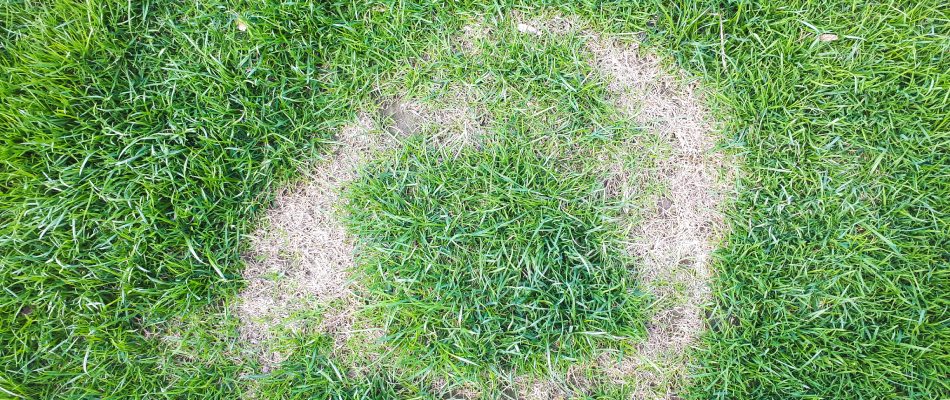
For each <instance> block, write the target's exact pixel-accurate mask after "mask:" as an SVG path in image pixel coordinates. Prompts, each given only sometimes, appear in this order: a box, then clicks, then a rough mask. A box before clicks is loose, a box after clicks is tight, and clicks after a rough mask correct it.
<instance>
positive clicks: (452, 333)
mask: <svg viewBox="0 0 950 400" xmlns="http://www.w3.org/2000/svg"><path fill="white" fill-rule="evenodd" d="M455 151H456V149H433V148H429V147H425V146H423V145H422V144H420V143H419V141H415V142H411V143H410V144H408V145H407V147H406V149H405V150H403V151H402V152H400V153H398V154H396V155H394V161H390V160H388V159H387V160H383V161H379V162H377V163H375V164H373V165H371V166H369V167H368V168H367V170H366V171H364V173H363V175H364V176H363V177H361V178H360V179H358V180H357V181H356V182H354V183H353V184H352V185H351V186H350V187H349V188H347V197H348V199H347V202H346V204H347V206H346V208H347V211H348V213H347V214H348V215H349V218H348V219H349V220H348V223H349V226H350V230H351V231H352V233H353V234H354V236H356V237H357V238H359V239H360V241H361V246H359V248H358V252H359V253H360V256H359V260H358V263H359V265H360V266H361V268H363V269H364V273H365V275H366V276H367V277H368V278H369V279H368V289H369V291H370V292H371V294H372V295H373V296H374V297H375V299H374V300H375V301H374V303H375V305H374V306H373V307H374V308H378V309H379V310H378V312H379V313H380V314H381V315H382V319H383V321H380V322H381V323H382V324H383V325H384V326H385V327H386V330H387V332H390V333H389V336H390V337H389V338H387V339H386V340H387V341H388V342H390V343H391V345H392V346H394V347H395V348H397V349H399V350H398V351H400V352H405V353H408V354H407V355H406V356H405V358H406V359H407V360H411V363H412V364H413V365H412V367H414V368H413V370H418V371H419V372H418V374H430V373H439V374H443V375H445V374H447V375H448V376H452V375H453V374H456V373H458V374H459V375H463V376H466V377H473V376H474V377H478V375H480V374H481V373H482V372H483V371H492V372H493V373H494V374H496V375H499V374H510V372H508V371H517V373H540V374H542V375H543V374H547V373H549V372H553V371H548V370H549V369H559V370H566V369H567V366H569V365H571V364H574V363H577V362H578V361H583V360H584V359H585V358H590V357H591V356H592V355H594V354H595V350H598V349H601V348H603V347H609V344H610V343H611V342H613V343H614V345H613V347H618V345H619V344H620V343H622V340H624V339H627V340H629V339H635V338H639V337H641V336H642V335H643V322H642V319H641V316H642V305H643V304H642V303H643V301H642V300H641V298H642V297H643V296H642V295H641V294H639V293H638V291H637V290H636V287H635V285H634V284H633V282H632V281H631V277H630V272H629V271H630V270H632V269H633V265H632V264H633V260H632V259H630V258H629V256H626V255H625V252H624V250H623V246H622V244H623V242H622V235H621V233H620V232H619V230H618V229H617V227H616V225H615V224H614V223H613V222H612V219H611V216H612V215H614V214H615V213H616V210H617V208H618V207H617V206H616V204H610V203H609V202H607V201H606V200H605V197H606V196H605V195H604V189H603V185H602V184H601V179H598V178H600V177H601V176H600V174H597V173H595V172H594V171H591V170H580V171H572V170H568V169H566V168H558V165H565V163H564V162H563V161H562V160H560V159H559V158H558V157H554V156H551V155H547V156H545V155H544V154H538V153H539V151H538V149H537V146H535V145H534V143H533V142H530V141H526V140H523V139H518V138H514V139H500V140H499V142H493V143H491V144H488V145H486V146H485V147H484V148H475V147H469V148H466V149H463V150H462V151H461V152H460V153H454V152H455Z"/></svg>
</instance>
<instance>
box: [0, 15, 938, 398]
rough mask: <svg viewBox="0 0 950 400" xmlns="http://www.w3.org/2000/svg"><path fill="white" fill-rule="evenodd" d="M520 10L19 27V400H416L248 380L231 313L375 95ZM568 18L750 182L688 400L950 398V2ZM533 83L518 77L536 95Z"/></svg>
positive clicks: (11, 265) (5, 25)
mask: <svg viewBox="0 0 950 400" xmlns="http://www.w3.org/2000/svg"><path fill="white" fill-rule="evenodd" d="M511 7H512V6H511V5H510V4H491V5H473V4H467V3H453V4H451V5H448V6H445V5H442V4H433V3H423V4H417V3H414V2H399V3H398V4H382V3H380V4H360V5H357V4H350V3H344V2H321V3H319V5H317V4H303V3H300V4H297V3H290V2H284V3H279V4H278V3H277V2H238V1H235V2H215V1H209V2H193V3H172V2H156V3H151V2H147V1H134V2H112V1H89V2H74V1H65V0H64V1H52V2H33V1H7V2H3V3H2V4H0V71H2V73H0V77H2V78H0V143H2V148H0V285H2V287H3V288H4V290H3V292H2V294H0V393H3V396H11V397H20V398H135V397H147V398H156V397H174V398H179V397H190V396H193V397H203V398H234V397H237V395H238V394H239V393H242V392H244V391H245V390H246V389H247V387H249V386H256V387H258V389H259V390H262V391H263V392H259V393H260V394H262V395H268V394H272V395H273V396H274V397H289V396H291V395H294V396H305V394H300V393H296V394H293V393H288V392H287V390H290V389H287V387H288V385H287V384H283V383H280V382H281V379H284V378H281V377H286V376H287V375H281V374H283V373H285V372H286V371H300V370H301V368H304V367H301V365H305V366H306V368H310V369H306V368H304V370H306V371H309V372H308V373H302V374H297V375H293V376H294V377H295V378H294V379H299V380H296V381H293V382H294V385H306V384H313V385H324V386H321V387H317V388H315V389H314V390H315V391H314V392H312V393H316V394H319V393H324V394H325V393H339V394H340V395H339V396H337V397H343V398H347V397H352V396H350V395H352V394H354V393H356V394H360V393H373V392H368V391H367V390H366V388H375V389H373V390H382V391H383V393H385V391H389V390H407V389H406V388H407V387H410V386H411V385H409V386H406V385H403V384H401V383H400V384H399V385H397V384H396V383H399V382H398V381H400V380H401V379H403V378H404V377H401V376H396V377H393V376H390V375H386V374H383V375H380V376H381V378H379V379H382V380H383V381H384V383H385V385H391V386H384V387H382V388H380V387H379V386H378V385H380V382H379V381H378V379H376V380H374V379H369V380H363V381H361V380H359V379H356V380H355V381H353V382H348V383H346V382H344V383H341V382H339V381H337V380H334V379H327V378H326V377H325V376H316V375H315V373H316V371H317V370H323V369H324V368H322V366H325V365H326V364H324V363H323V362H324V361H320V362H319V363H317V362H311V363H309V364H308V363H307V362H306V361H299V360H306V357H305V356H302V357H303V358H292V361H291V362H289V363H288V364H287V368H288V369H287V370H284V372H280V371H278V372H277V373H275V374H274V375H273V376H269V377H257V376H254V375H248V372H249V371H253V370H255V366H254V361H253V359H252V358H247V357H242V356H241V351H242V350H241V346H240V343H238V341H237V340H236V339H235V338H236V335H235V334H234V331H235V329H234V323H235V322H234V321H233V318H232V317H230V316H229V315H228V314H227V307H225V306H221V304H222V303H226V302H227V300H228V299H229V298H230V297H231V296H232V295H233V292H234V291H235V289H236V288H237V287H238V286H239V285H240V278H239V272H240V270H241V259H240V254H241V251H242V249H243V246H244V243H245V240H244V239H243V236H242V235H245V234H247V233H248V232H249V231H250V229H252V228H253V227H254V226H255V223H256V222H255V217H256V216H257V215H259V212H260V210H261V209H262V207H263V206H265V205H266V204H267V200H268V197H269V195H268V193H269V192H271V190H272V189H273V188H274V187H275V185H279V184H280V183H281V182H284V181H286V180H288V179H290V178H291V177H293V176H294V175H295V172H296V169H297V168H298V167H300V166H303V165H305V164H306V163H307V162H308V161H311V160H313V159H314V158H315V157H316V155H317V154H318V152H319V151H321V150H322V149H323V148H324V146H323V143H324V142H325V141H326V140H327V139H329V136H330V132H332V130H333V128H334V127H336V126H339V125H340V124H342V123H343V122H345V121H346V120H348V119H349V117H350V116H351V115H352V113H353V112H354V111H355V106H356V105H359V104H364V103H366V102H367V101H368V97H369V96H368V93H369V92H370V88H372V87H373V85H374V84H375V83H376V82H378V80H379V77H380V76H386V75H387V74H390V73H393V71H399V70H403V69H404V68H405V66H406V64H407V63H406V61H407V60H413V59H417V58H419V57H420V55H421V54H422V53H424V50H425V49H426V48H430V47H432V46H433V45H435V44H440V43H445V42H447V41H448V40H449V39H450V38H451V37H452V35H454V34H457V33H458V32H459V28H460V27H461V26H462V25H463V24H464V23H465V21H464V20H463V19H462V18H460V17H459V15H465V14H466V13H468V14H467V15H469V16H475V17H478V18H482V17H484V18H485V19H486V20H488V21H496V20H497V18H498V16H503V15H506V13H507V12H508V11H509V10H510V9H511ZM523 8H524V9H531V8H533V7H523ZM560 8H561V9H562V11H563V12H567V13H576V14H578V15H581V16H584V17H585V18H588V19H589V20H591V22H592V23H594V25H595V26H597V27H598V28H600V29H603V30H606V31H612V32H626V33H630V32H644V35H643V38H644V39H645V40H646V42H647V44H648V45H650V46H654V47H656V48H657V49H660V51H663V52H665V53H667V54H669V55H671V56H673V57H675V59H676V60H677V61H678V63H679V65H680V66H682V67H684V68H686V69H687V70H689V71H690V72H692V73H693V74H695V75H697V76H699V77H700V78H701V79H702V80H703V82H704V84H705V85H706V86H707V87H708V88H709V89H710V91H711V93H712V96H711V98H712V103H713V107H714V108H715V111H716V112H717V113H718V114H719V115H720V117H721V118H722V119H723V120H724V121H726V127H725V132H724V136H725V140H724V143H725V146H724V147H726V148H728V149H729V150H730V151H733V152H735V153H737V154H739V155H740V156H741V158H742V180H741V187H740V195H739V199H738V200H737V202H736V204H735V206H734V209H733V211H732V213H731V215H730V220H731V221H732V227H733V231H732V234H731V235H730V236H729V237H728V238H727V240H726V242H725V245H724V246H723V248H722V249H721V251H720V258H719V262H718V264H717V271H718V277H717V279H716V282H715V296H716V300H715V304H714V305H713V306H712V308H711V310H710V320H709V325H710V331H709V332H708V334H707V335H706V336H705V338H704V341H703V343H702V344H701V346H700V349H699V350H698V353H697V357H698V358H697V361H698V365H697V366H696V368H695V370H694V375H695V377H694V380H693V383H692V386H691V388H690V390H689V391H688V393H685V394H684V395H685V396H688V397H693V398H908V397H911V398H927V399H929V398H946V397H950V387H948V383H947V382H946V379H944V377H945V376H948V375H950V367H948V365H950V355H948V351H947V349H948V348H950V329H948V326H947V325H948V310H947V308H948V306H950V301H948V299H950V296H948V294H947V289H946V288H948V287H950V279H948V278H950V277H948V275H950V273H948V266H950V252H948V251H947V248H950V228H948V227H950V223H948V222H950V221H948V219H950V218H948V213H947V210H950V204H948V203H950V201H948V199H950V151H948V148H950V146H948V145H950V142H948V138H950V134H948V126H950V123H948V122H950V121H948V115H950V106H948V99H950V94H948V93H950V92H948V90H950V72H948V71H950V59H948V58H950V55H948V54H950V53H948V48H950V27H948V21H950V15H948V13H950V10H948V8H947V6H946V5H945V4H943V2H939V1H929V0H928V1H914V2H900V1H893V2H876V3H870V2H845V1H841V2H833V1H817V0H814V1H795V2H783V3H772V4H758V3H747V2H686V1H683V2H678V1H674V2H662V3H661V2H649V3H642V4H630V3H628V2H603V3H596V4H588V3H578V4H570V5H563V6H560ZM238 20H241V21H244V22H245V24H246V25H247V26H248V29H247V30H246V31H243V32H242V31H240V30H238V29H237V25H238V24H237V21H238ZM822 33H835V34H837V36H838V39H837V40H835V41H830V42H825V41H821V40H818V35H819V34H822ZM516 46H517V45H515V46H512V47H511V48H510V49H512V51H514V52H517V51H516V50H517V47H516ZM502 50H504V48H503V49H502ZM524 64H525V65H524V67H526V68H521V67H518V68H511V70H512V71H515V72H518V71H522V72H524V73H525V76H526V75H527V74H529V73H530V71H539V70H540V71H544V68H545V65H544V64H543V63H542V62H541V60H533V61H532V60H530V59H529V60H525V61H524ZM548 66H550V65H548ZM509 67H511V65H509ZM493 68H497V67H493ZM542 95H543V94H542ZM573 104H574V103H571V102H569V104H568V105H571V106H573ZM575 112H576V115H577V117H578V121H584V120H593V119H589V118H586V117H587V116H588V114H587V113H592V112H593V111H591V110H590V109H589V107H587V106H585V105H580V106H579V107H577V108H576V109H575ZM169 330H170V331H173V332H175V334H174V335H168V334H166V332H168V331H169ZM303 343H311V341H308V340H304V341H303ZM301 347H302V348H305V349H306V348H312V349H320V346H317V345H315V344H314V345H306V346H304V345H301ZM301 354H304V355H310V354H313V353H311V352H307V351H304V352H303V353H301ZM242 360H243V361H242ZM321 360H322V359H321ZM301 362H302V363H303V364H301ZM311 372H312V373H311ZM334 376H337V377H341V376H343V375H334ZM268 379H274V380H273V381H269V380H268ZM268 382H269V383H268ZM327 382H331V384H329V386H327V384H326V383H327ZM257 383H260V384H259V385H258V384H257ZM410 383H411V382H410ZM354 385H355V386H354ZM374 385H375V386H374ZM327 387H329V388H331V389H330V390H339V391H338V392H332V391H330V392H327V391H326V390H327ZM361 387H362V388H361ZM400 393H403V392H400ZM423 395H424V394H420V395H419V396H423ZM412 396H416V395H412ZM609 396H610V395H604V396H603V397H604V398H610V397H609Z"/></svg>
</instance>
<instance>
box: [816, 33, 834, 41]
mask: <svg viewBox="0 0 950 400" xmlns="http://www.w3.org/2000/svg"><path fill="white" fill-rule="evenodd" d="M818 40H819V41H822V42H834V41H835V40H838V35H835V34H834V33H822V34H821V35H818Z"/></svg>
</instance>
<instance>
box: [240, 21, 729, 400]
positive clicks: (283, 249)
mask: <svg viewBox="0 0 950 400" xmlns="http://www.w3.org/2000/svg"><path fill="white" fill-rule="evenodd" d="M514 19H515V21H516V22H517V23H516V24H513V25H512V29H516V30H519V31H526V32H525V34H526V35H531V36H535V37H541V36H544V35H564V34H573V35H580V36H582V37H584V38H585V40H586V42H587V51H588V52H589V53H590V54H591V55H593V58H592V59H591V61H590V62H591V64H592V65H593V66H594V67H595V68H596V69H597V70H598V71H599V72H600V73H601V74H602V75H603V76H605V77H607V79H608V81H609V82H610V85H609V89H610V92H611V93H612V95H613V100H614V101H615V104H616V106H617V107H618V109H619V110H620V111H621V112H622V113H623V114H624V115H626V116H627V117H628V118H630V119H631V120H632V121H634V122H635V123H636V124H638V125H639V126H642V127H643V128H644V129H645V130H646V131H647V132H648V133H650V134H651V135H652V136H653V137H654V138H655V139H656V142H655V143H644V142H641V141H631V142H630V143H628V144H626V145H624V146H625V150H622V151H620V152H618V153H616V154H613V155H612V157H611V158H610V159H608V160H604V161H605V162H604V165H605V166H608V167H609V168H611V169H612V175H611V178H610V179H608V180H607V181H606V182H605V186H606V188H605V189H606V190H607V191H608V192H610V193H612V194H614V195H615V196H618V197H619V198H621V199H623V200H624V201H629V202H631V203H636V204H639V205H641V206H644V207H643V208H642V212H640V213H639V214H638V215H631V216H630V217H629V218H620V220H619V223H620V224H621V225H622V226H623V227H624V229H625V230H626V231H627V232H628V237H629V243H628V246H627V250H628V251H629V253H630V254H632V255H633V256H635V257H637V258H638V259H639V260H640V262H639V263H638V264H639V266H640V268H639V279H640V281H641V285H642V287H643V288H644V289H645V290H646V291H648V292H650V293H652V294H653V295H654V296H655V297H656V298H657V299H658V300H659V301H658V302H657V303H656V305H655V306H654V308H653V310H652V316H651V317H650V320H649V322H648V333H647V338H646V340H645V341H643V342H642V343H640V344H638V346H637V347H638V348H637V351H636V352H633V353H626V354H624V355H623V356H622V357H617V356H614V355H605V356H604V357H602V358H601V359H600V361H599V362H597V363H595V365H593V366H591V368H593V369H596V370H597V371H601V372H604V373H606V375H607V376H608V377H610V378H611V379H612V380H614V381H615V382H616V383H618V384H627V385H631V386H632V387H633V391H634V395H635V396H636V397H644V396H650V397H666V398H669V397H671V396H675V395H676V394H677V393H678V391H680V390H681V388H682V387H683V384H684V382H685V380H686V375H687V372H686V365H687V361H688V350H689V348H690V347H691V346H693V345H695V343H696V339H697V338H698V337H699V335H700V334H701V333H702V331H703V329H704V326H705V324H704V321H703V312H702V310H703V305H704V303H706V302H707V301H709V297H710V292H709V287H708V282H709V280H710V279H711V277H712V276H713V271H712V269H711V265H710V264H711V254H712V252H713V250H714V249H715V247H716V245H717V242H718V240H719V238H720V237H721V236H722V233H723V231H724V221H723V216H722V208H723V203H724V202H725V201H727V199H728V198H729V195H730V194H731V193H732V192H733V191H734V188H733V187H732V186H731V185H730V183H729V179H728V178H729V177H730V176H731V175H732V174H733V173H734V172H735V167H736V163H735V162H734V161H730V160H728V159H727V156H726V155H724V154H722V153H720V152H717V151H715V148H714V147H715V143H716V140H717V135H716V133H715V129H714V121H713V120H712V119H711V118H710V117H709V116H708V115H707V110H706V107H705V106H704V101H703V98H702V95H701V92H700V90H699V88H698V87H697V85H696V83H695V82H694V81H691V80H690V79H689V78H688V77H687V76H685V75H684V74H682V73H681V72H677V71H673V70H671V69H668V68H666V67H665V64H664V63H663V59H662V58H660V57H657V56H656V55H654V54H652V53H650V52H649V51H648V50H644V49H641V48H640V47H639V46H638V43H637V42H635V41H630V40H619V39H616V38H611V37H608V36H604V35H600V34H597V33H594V32H593V31H592V30H591V29H590V28H589V27H587V26H586V25H585V24H583V23H581V22H579V21H578V20H576V19H574V18H572V17H563V16H560V15H548V16H545V17H541V18H534V19H530V18H527V17H525V16H521V15H515V18H514ZM517 24H524V25H527V26H529V27H530V28H531V29H528V28H525V27H522V29H518V25H517ZM483 29H485V28H484V27H483V26H482V25H478V26H473V27H471V28H467V32H468V31H472V32H480V31H482V30H483ZM486 32H487V34H485V35H481V34H479V35H466V36H464V37H463V39H464V40H466V42H465V44H466V46H472V45H477V43H474V42H478V41H483V40H492V38H491V30H488V31H486ZM469 48H470V47H469ZM671 71H672V72H671ZM390 104H393V105H396V107H397V111H399V108H398V107H402V110H404V111H407V112H414V114H413V115H414V117H413V118H415V117H418V116H420V115H421V118H417V121H422V122H421V123H420V124H421V125H424V124H426V123H427V122H426V121H428V120H433V119H438V118H441V117H444V118H445V119H446V120H447V121H450V122H452V123H453V124H455V123H461V124H463V126H477V125H478V124H479V123H478V122H477V121H474V120H472V119H471V117H470V115H474V113H472V112H459V111H458V108H459V107H458V105H455V106H451V107H449V109H451V111H449V112H447V113H441V114H440V110H439V109H438V107H435V108H432V107H431V106H423V105H420V104H419V103H414V102H412V101H411V100H407V101H397V100H391V101H390ZM382 114H384V115H383V117H384V119H385V117H386V115H385V114H386V111H385V110H384V111H383V112H382ZM429 114H431V115H429ZM452 115H458V116H461V117H460V118H461V119H460V120H459V121H456V120H455V119H457V118H455V119H453V117H452ZM433 116H434V117H433ZM390 118H395V116H390ZM428 122H430V123H431V121H428ZM421 125H420V126H421ZM409 130H413V131H417V130H418V129H416V128H412V129H409ZM383 131H384V130H380V129H375V126H374V124H373V121H372V118H370V117H369V116H368V115H365V114H364V115H363V116H361V118H360V119H359V120H358V121H357V122H356V123H354V124H352V125H350V126H348V127H347V128H345V129H343V131H342V132H341V134H340V135H339V136H340V137H339V139H340V142H341V143H342V145H341V146H339V147H338V148H337V150H336V151H335V152H334V153H333V154H331V155H330V157H328V160H327V161H325V162H324V163H321V164H319V165H318V166H317V168H316V170H314V171H312V172H311V173H309V174H308V176H309V178H308V180H307V181H306V182H304V183H302V184H300V185H298V186H296V187H292V188H288V189H286V190H284V191H282V192H281V193H279V195H278V197H277V199H276V201H275V206H274V207H273V208H272V209H271V210H270V211H269V212H268V215H267V218H266V221H267V222H266V223H265V226H264V227H263V228H262V229H261V230H260V231H259V232H258V233H257V234H256V235H255V240H254V243H253V246H252V247H253V250H252V251H251V252H250V253H249V258H248V259H249V262H248V269H247V271H246V272H245V278H246V279H247V281H248V288H247V289H246V290H245V291H244V292H243V293H242V294H241V299H240V301H239V303H238V307H237V311H238V315H239V316H240V318H241V320H242V322H243V327H242V330H241V332H242V336H243V337H244V338H245V339H249V341H267V340H270V339H273V335H274V334H275V329H274V327H275V326H290V327H291V328H293V326H294V322H293V321H294V319H293V318H292V317H290V316H291V315H293V314H294V313H296V312H298V311H300V310H303V309H307V308H309V307H313V306H317V307H324V308H325V307H326V306H328V305H332V306H333V307H332V308H330V309H327V310H326V311H327V312H325V313H324V316H325V318H324V320H325V322H324V323H323V324H322V326H321V327H320V329H321V330H322V331H323V332H326V333H330V334H331V335H333V336H334V337H335V338H337V341H338V342H339V343H343V342H345V341H347V340H349V338H350V336H351V335H352V334H354V333H355V334H365V333H367V332H373V334H372V335H370V336H375V335H378V334H379V331H378V330H375V329H374V328H372V327H364V326H354V325H353V323H354V322H353V319H352V312H353V311H354V310H355V309H356V303H355V300H354V299H355V296H353V292H354V291H355V290H362V289H358V287H357V286H354V285H353V283H352V281H351V280H350V278H349V274H348V272H347V271H348V270H349V268H351V267H352V265H353V244H352V241H351V240H349V239H347V237H346V235H345V233H344V229H343V227H342V225H341V224H340V222H339V220H338V219H337V215H336V214H335V213H334V211H333V209H334V207H335V206H334V205H335V204H336V205H338V204H339V196H338V193H339V189H340V187H341V186H342V184H343V183H344V182H346V181H348V180H350V179H352V178H353V177H354V176H355V174H356V171H357V170H358V169H359V165H361V164H362V163H364V162H365V161H366V160H369V159H370V158H372V155H373V154H377V151H378V150H379V149H380V148H382V149H385V148H391V147H392V146H394V145H395V141H393V140H390V139H386V138H387V136H386V135H385V134H384V133H383ZM390 131H391V132H394V130H392V129H390ZM381 133H382V134H381ZM442 133H443V134H446V131H443V132H442ZM477 134H481V133H476V136H477ZM471 137H472V135H467V134H466V135H462V136H460V137H459V138H451V137H450V139H451V140H455V141H461V142H468V141H470V139H471ZM437 142H438V141H437ZM643 157H652V159H653V160H654V162H652V163H647V164H642V163H641V164H639V166H643V165H647V166H648V168H638V169H631V168H629V163H627V162H626V161H625V160H629V159H630V158H634V159H636V158H643ZM724 177H725V178H724ZM655 187H660V188H662V190H661V191H659V192H653V191H651V190H649V189H647V188H655ZM314 233H316V234H314ZM308 270H309V272H308ZM315 280H322V282H323V283H315ZM277 330H279V329H277ZM264 359H265V361H268V362H270V363H271V365H272V363H273V362H274V361H279V359H280V356H279V355H276V356H274V355H267V354H265V356H264ZM516 384H517V386H518V387H519V390H518V397H521V398H536V397H532V393H534V394H537V393H559V395H558V396H561V395H563V396H568V395H569V393H571V391H572V388H570V387H568V386H570V385H564V384H563V383H557V382H556V381H555V380H552V381H551V382H545V381H544V380H538V379H533V378H526V377H521V378H519V379H518V380H517V382H516Z"/></svg>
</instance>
